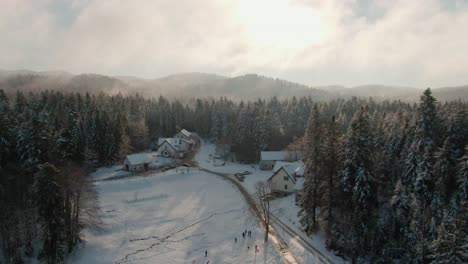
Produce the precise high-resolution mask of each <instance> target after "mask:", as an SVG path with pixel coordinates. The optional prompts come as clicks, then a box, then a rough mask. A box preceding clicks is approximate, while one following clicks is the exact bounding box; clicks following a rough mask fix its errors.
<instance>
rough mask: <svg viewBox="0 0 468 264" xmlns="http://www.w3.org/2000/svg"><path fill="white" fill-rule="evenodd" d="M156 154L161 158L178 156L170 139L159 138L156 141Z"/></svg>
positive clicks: (178, 153)
mask: <svg viewBox="0 0 468 264" xmlns="http://www.w3.org/2000/svg"><path fill="white" fill-rule="evenodd" d="M156 153H157V154H158V155H161V156H163V157H179V155H180V151H179V149H178V148H177V147H176V146H175V145H174V144H173V140H172V138H160V139H159V140H158V148H157V150H156Z"/></svg>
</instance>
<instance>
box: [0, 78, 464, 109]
mask: <svg viewBox="0 0 468 264" xmlns="http://www.w3.org/2000/svg"><path fill="white" fill-rule="evenodd" d="M424 88H425V87H424ZM0 89H3V90H4V91H5V92H6V94H9V95H13V94H15V93H16V92H17V91H22V92H30V91H34V92H40V91H44V90H58V91H62V92H80V93H86V92H88V93H91V94H98V93H100V92H103V93H105V94H108V95H114V94H117V93H121V94H122V95H133V94H136V93H138V94H140V95H142V96H144V97H159V96H160V95H163V96H165V97H168V98H184V97H185V98H192V97H196V98H200V97H214V98H218V97H221V96H223V97H227V98H229V99H232V100H236V101H238V100H255V99H257V98H272V97H274V96H276V97H277V98H279V99H285V98H291V97H293V96H296V97H303V96H311V97H312V98H313V99H314V100H316V101H329V100H331V99H333V98H344V99H347V98H351V97H353V96H358V97H369V96H370V97H373V98H374V99H376V100H384V99H390V100H395V99H396V100H402V101H407V102H416V101H417V100H418V99H419V95H420V94H421V92H422V89H421V88H413V87H399V86H384V85H363V86H356V87H351V88H347V87H344V86H327V87H315V88H314V87H309V86H307V85H303V84H298V83H294V82H289V81H286V80H281V79H275V78H270V77H265V76H260V75H256V74H248V75H242V76H237V77H232V78H228V77H224V76H220V75H215V74H207V73H183V74H176V75H170V76H167V77H163V78H159V79H141V78H136V77H131V76H130V77H129V76H115V77H112V76H105V75H98V74H80V75H73V74H70V73H66V72H34V71H27V70H22V71H0ZM433 92H434V95H435V96H437V98H438V100H439V101H453V100H458V99H461V100H463V101H467V100H468V86H459V87H447V88H436V89H433Z"/></svg>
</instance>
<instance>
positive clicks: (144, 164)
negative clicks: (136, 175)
mask: <svg viewBox="0 0 468 264" xmlns="http://www.w3.org/2000/svg"><path fill="white" fill-rule="evenodd" d="M154 159H155V155H154V154H152V153H141V154H132V155H128V156H127V157H126V158H125V160H124V162H123V169H124V170H126V171H135V172H137V171H147V170H148V169H149V166H150V163H151V162H152V161H153V160H154Z"/></svg>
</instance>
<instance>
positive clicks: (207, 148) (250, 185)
mask: <svg viewBox="0 0 468 264" xmlns="http://www.w3.org/2000/svg"><path fill="white" fill-rule="evenodd" d="M214 153H215V145H214V144H208V143H205V144H202V145H201V147H200V150H199V151H198V153H197V154H196V155H195V158H194V160H195V161H197V163H198V165H199V166H200V167H202V168H205V169H208V170H211V171H215V172H220V173H230V174H234V173H238V172H243V171H250V172H252V174H250V175H246V176H245V179H244V182H242V183H241V184H242V185H243V186H244V187H245V188H246V189H247V191H249V192H250V193H252V194H253V193H255V184H256V183H257V182H259V181H264V182H266V181H267V180H268V178H270V177H271V175H272V172H271V171H264V170H260V168H259V166H258V164H240V163H236V162H229V161H226V163H225V165H224V166H216V165H214V162H213V158H212V157H213V156H214ZM210 155H211V156H210Z"/></svg>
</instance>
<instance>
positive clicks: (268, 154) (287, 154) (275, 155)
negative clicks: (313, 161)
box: [260, 151, 302, 161]
mask: <svg viewBox="0 0 468 264" xmlns="http://www.w3.org/2000/svg"><path fill="white" fill-rule="evenodd" d="M300 158H302V152H301V151H262V152H260V159H261V160H271V161H275V160H291V159H293V160H297V159H300Z"/></svg>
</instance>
